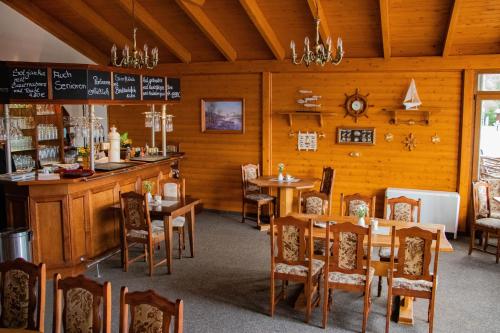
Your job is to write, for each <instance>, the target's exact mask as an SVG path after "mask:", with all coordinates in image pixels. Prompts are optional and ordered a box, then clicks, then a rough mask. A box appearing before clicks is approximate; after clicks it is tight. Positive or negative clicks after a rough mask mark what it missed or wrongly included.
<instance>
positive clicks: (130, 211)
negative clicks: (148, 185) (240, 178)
mask: <svg viewBox="0 0 500 333" xmlns="http://www.w3.org/2000/svg"><path fill="white" fill-rule="evenodd" d="M120 197H121V198H120V199H121V200H120V205H121V211H122V221H123V227H124V232H126V230H145V231H148V232H149V233H151V220H150V217H149V206H148V200H146V199H145V196H143V195H141V194H138V193H136V192H133V191H132V192H127V193H122V194H121V195H120Z"/></svg>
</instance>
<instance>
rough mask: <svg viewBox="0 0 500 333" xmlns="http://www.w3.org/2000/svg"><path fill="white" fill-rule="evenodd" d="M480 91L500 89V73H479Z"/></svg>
mask: <svg viewBox="0 0 500 333" xmlns="http://www.w3.org/2000/svg"><path fill="white" fill-rule="evenodd" d="M477 81H478V87H477V89H478V91H500V73H497V74H479V75H478V80H477Z"/></svg>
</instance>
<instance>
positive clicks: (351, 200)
mask: <svg viewBox="0 0 500 333" xmlns="http://www.w3.org/2000/svg"><path fill="white" fill-rule="evenodd" d="M376 199H377V197H376V196H373V197H370V196H368V195H361V194H359V193H356V194H350V195H344V193H341V194H340V215H341V216H356V211H357V210H358V209H359V208H360V207H363V206H364V207H366V208H367V209H368V211H367V214H366V215H367V216H370V217H375V201H376Z"/></svg>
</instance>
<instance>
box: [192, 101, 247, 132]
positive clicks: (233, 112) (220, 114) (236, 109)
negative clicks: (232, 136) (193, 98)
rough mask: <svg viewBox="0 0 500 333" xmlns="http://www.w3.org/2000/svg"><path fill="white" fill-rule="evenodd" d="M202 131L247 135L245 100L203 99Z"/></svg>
mask: <svg viewBox="0 0 500 333" xmlns="http://www.w3.org/2000/svg"><path fill="white" fill-rule="evenodd" d="M201 131H202V132H204V133H245V99H243V98H202V100H201Z"/></svg>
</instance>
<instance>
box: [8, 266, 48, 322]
mask: <svg viewBox="0 0 500 333" xmlns="http://www.w3.org/2000/svg"><path fill="white" fill-rule="evenodd" d="M0 279H1V291H0V292H1V313H0V327H5V328H13V329H27V330H34V331H42V332H43V330H44V318H45V281H46V278H45V264H43V263H42V264H39V265H35V264H32V263H30V262H27V261H26V260H24V259H22V258H18V259H15V260H13V261H4V262H2V263H0Z"/></svg>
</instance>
